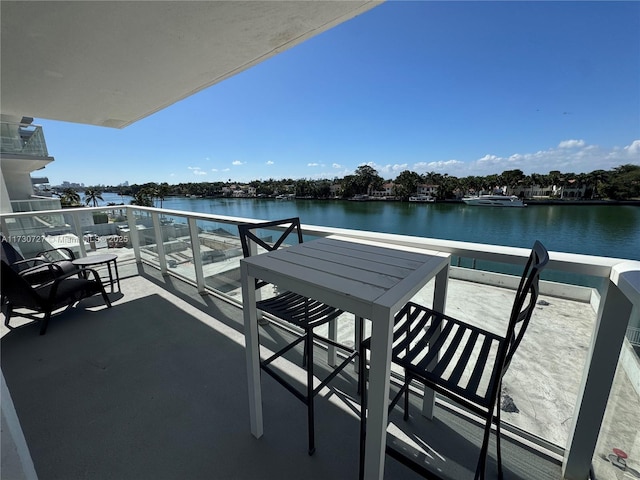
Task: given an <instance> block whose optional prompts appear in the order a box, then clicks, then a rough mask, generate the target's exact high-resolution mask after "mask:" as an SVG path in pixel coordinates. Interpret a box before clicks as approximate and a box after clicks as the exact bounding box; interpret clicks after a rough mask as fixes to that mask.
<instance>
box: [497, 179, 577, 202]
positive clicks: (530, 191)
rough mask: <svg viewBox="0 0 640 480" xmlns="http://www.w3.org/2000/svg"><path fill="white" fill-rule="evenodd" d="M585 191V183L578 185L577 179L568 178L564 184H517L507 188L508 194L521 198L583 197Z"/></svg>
mask: <svg viewBox="0 0 640 480" xmlns="http://www.w3.org/2000/svg"><path fill="white" fill-rule="evenodd" d="M586 191H587V186H586V185H580V184H579V183H578V181H577V180H569V181H568V182H567V184H566V185H549V186H546V187H543V186H540V185H531V186H527V187H525V186H518V187H516V188H508V189H507V194H508V195H516V196H518V197H521V198H552V197H553V198H584V196H585V193H586Z"/></svg>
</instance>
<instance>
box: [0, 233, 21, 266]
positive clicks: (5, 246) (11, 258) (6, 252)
mask: <svg viewBox="0 0 640 480" xmlns="http://www.w3.org/2000/svg"><path fill="white" fill-rule="evenodd" d="M1 254H2V260H4V261H5V262H7V264H8V265H12V264H14V263H15V262H19V261H21V260H24V258H23V257H22V255H20V252H18V251H17V250H16V249H15V248H14V246H13V245H11V244H10V243H9V242H7V239H6V238H4V235H2V251H1Z"/></svg>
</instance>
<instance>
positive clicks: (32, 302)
mask: <svg viewBox="0 0 640 480" xmlns="http://www.w3.org/2000/svg"><path fill="white" fill-rule="evenodd" d="M0 263H1V264H2V271H1V272H0V273H1V275H2V277H1V280H2V296H3V297H6V298H7V299H8V300H9V302H10V303H12V304H13V305H15V306H23V307H32V308H40V307H42V306H43V305H44V299H43V298H42V297H41V296H40V295H38V293H37V292H36V291H35V290H34V289H33V287H32V286H31V285H30V284H29V282H27V281H26V280H25V279H24V278H22V277H21V276H20V274H19V273H18V272H16V271H15V270H14V269H13V268H11V266H9V264H7V262H5V261H4V260H2V261H0Z"/></svg>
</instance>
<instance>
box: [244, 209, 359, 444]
mask: <svg viewBox="0 0 640 480" xmlns="http://www.w3.org/2000/svg"><path fill="white" fill-rule="evenodd" d="M277 227H281V228H283V229H284V231H283V232H282V233H281V234H280V236H279V237H278V238H277V239H275V241H267V239H263V238H260V237H259V236H258V235H257V233H256V232H255V231H256V230H259V229H265V228H273V229H275V228H277ZM238 231H239V234H240V241H241V243H242V253H243V255H244V257H245V258H246V257H249V256H251V255H252V254H256V253H259V252H258V251H257V247H261V248H263V249H264V250H266V251H272V250H277V249H278V248H280V247H281V246H283V245H284V242H285V240H287V238H288V237H289V236H290V235H292V234H293V233H294V232H295V239H296V240H297V242H298V243H302V241H303V238H302V230H301V228H300V219H299V218H297V217H296V218H288V219H284V220H276V221H271V222H262V223H251V224H241V225H238ZM292 236H293V235H292ZM265 285H268V283H267V282H264V281H262V280H259V279H256V289H259V288H262V287H264V286H265ZM256 307H257V308H258V310H260V311H262V312H265V313H268V314H270V315H273V316H274V317H277V318H279V319H281V320H283V321H285V322H287V323H289V324H291V325H294V326H295V327H298V328H299V329H301V330H302V332H303V334H302V336H300V337H299V338H297V339H296V340H295V341H293V342H292V343H290V344H288V345H287V346H285V347H284V348H282V349H281V350H279V351H278V352H276V353H274V354H273V355H272V356H270V357H269V358H267V359H266V360H261V361H260V368H261V369H262V370H264V371H265V372H266V373H267V374H269V375H270V376H271V377H273V378H274V379H275V380H276V381H277V382H278V383H280V384H281V385H282V386H284V387H285V388H286V389H287V390H289V391H290V392H291V393H292V394H293V395H294V396H295V397H296V398H298V399H299V400H300V401H302V402H303V403H304V404H305V405H307V422H308V434H309V455H313V453H314V452H315V438H314V405H313V401H314V397H315V396H316V395H317V394H318V392H320V390H322V388H324V386H325V385H327V384H328V383H329V382H330V381H331V380H332V379H333V378H334V377H335V376H336V375H337V374H338V373H340V371H341V370H342V369H344V368H345V367H346V366H347V365H348V364H349V363H350V362H351V360H353V359H354V358H355V356H356V355H357V354H358V349H357V348H350V347H347V346H345V345H342V344H340V343H337V342H335V341H334V340H331V339H329V338H325V337H321V336H318V335H317V334H315V333H313V329H314V328H316V327H318V326H320V325H324V324H326V323H328V322H330V321H332V320H335V319H336V318H337V317H338V316H339V315H341V314H342V313H343V312H342V310H338V309H336V308H333V307H330V306H328V305H325V304H323V303H321V302H318V301H317V300H313V299H311V298H307V297H305V296H302V295H298V294H297V293H293V292H277V293H276V294H275V296H273V297H271V298H265V299H263V300H259V301H257V302H256ZM359 331H360V332H362V327H361V328H360V330H359ZM314 339H317V340H319V341H320V342H322V343H325V344H328V345H333V346H334V347H336V348H339V349H341V350H343V351H344V352H346V353H347V356H346V359H345V360H343V361H342V362H341V363H340V364H339V365H338V366H337V367H335V368H334V369H333V371H332V372H331V373H330V374H329V375H328V376H327V377H326V378H325V379H324V380H322V381H321V383H320V384H319V385H318V386H317V387H316V388H314V387H313V378H314V376H313V341H314ZM359 340H361V339H359ZM301 342H304V351H303V367H305V366H306V369H307V385H306V392H305V393H301V392H300V391H299V390H298V389H297V388H296V387H295V386H294V385H292V384H291V383H290V382H289V381H287V380H286V379H285V378H284V377H283V376H282V375H280V374H279V373H278V372H277V371H276V370H274V369H273V368H272V367H271V365H270V364H271V363H272V362H273V361H274V360H275V359H277V358H279V357H281V356H282V355H284V354H285V353H286V352H288V351H289V350H291V349H292V348H294V347H295V346H296V345H298V344H300V343H301ZM359 343H360V341H358V342H357V344H359Z"/></svg>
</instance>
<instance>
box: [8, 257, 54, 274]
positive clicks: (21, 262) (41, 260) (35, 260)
mask: <svg viewBox="0 0 640 480" xmlns="http://www.w3.org/2000/svg"><path fill="white" fill-rule="evenodd" d="M30 263H33V264H34V265H33V266H32V267H29V268H34V267H36V265H35V264H36V263H39V264H42V263H49V261H48V260H46V259H44V258H38V257H35V258H27V259H25V260H18V261H17V262H13V263H12V264H11V268H13V269H14V270H15V268H14V267H16V266H18V273H22V272H23V271H25V270H28V269H29V268H27V269H25V270H20V267H21V266H22V265H29V264H30Z"/></svg>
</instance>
